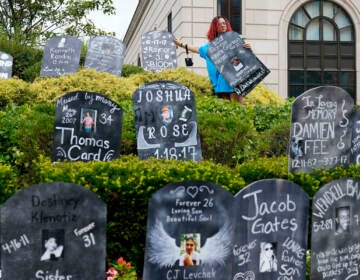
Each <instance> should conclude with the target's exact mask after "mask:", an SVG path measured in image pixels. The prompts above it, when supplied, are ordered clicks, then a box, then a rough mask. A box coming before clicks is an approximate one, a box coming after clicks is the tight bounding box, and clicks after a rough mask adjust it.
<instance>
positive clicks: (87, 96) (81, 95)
mask: <svg viewBox="0 0 360 280" xmlns="http://www.w3.org/2000/svg"><path fill="white" fill-rule="evenodd" d="M122 113H123V111H122V108H121V107H120V106H119V105H118V104H117V103H115V102H114V101H112V100H111V99H109V98H107V97H106V96H104V95H102V94H99V93H95V92H86V91H75V92H71V93H68V94H66V95H64V96H61V97H60V98H58V99H57V101H56V113H55V126H54V143H53V155H52V159H53V161H58V160H70V161H109V160H111V159H114V158H118V157H119V156H120V144H121V130H122V129H121V128H122Z"/></svg>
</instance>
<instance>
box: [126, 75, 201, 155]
mask: <svg viewBox="0 0 360 280" xmlns="http://www.w3.org/2000/svg"><path fill="white" fill-rule="evenodd" d="M133 105H134V114H135V126H136V137H137V150H138V155H139V157H140V158H141V159H147V158H149V157H156V158H166V159H178V160H194V161H201V160H202V155H201V146H200V137H199V133H198V122H197V115H196V108H195V100H194V94H193V93H192V92H191V91H190V90H189V89H188V88H187V87H185V86H182V85H180V84H178V83H175V82H171V81H157V82H153V83H147V84H145V85H144V86H142V87H140V88H139V89H138V90H136V91H135V92H134V94H133Z"/></svg>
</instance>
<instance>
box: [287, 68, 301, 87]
mask: <svg viewBox="0 0 360 280" xmlns="http://www.w3.org/2000/svg"><path fill="white" fill-rule="evenodd" d="M303 83H304V71H290V74H289V84H291V85H294V84H303Z"/></svg>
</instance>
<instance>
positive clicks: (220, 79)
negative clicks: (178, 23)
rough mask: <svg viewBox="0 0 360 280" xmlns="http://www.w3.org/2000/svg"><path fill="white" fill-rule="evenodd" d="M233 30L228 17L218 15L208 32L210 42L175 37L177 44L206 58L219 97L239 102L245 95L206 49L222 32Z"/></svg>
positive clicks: (248, 46)
mask: <svg viewBox="0 0 360 280" xmlns="http://www.w3.org/2000/svg"><path fill="white" fill-rule="evenodd" d="M228 31H232V27H231V25H230V22H229V20H228V19H226V18H225V17H223V16H216V17H214V18H213V19H212V21H211V23H210V26H209V30H208V32H207V39H208V41H209V42H208V43H206V44H205V45H203V46H200V47H198V46H192V45H189V44H187V43H182V42H180V40H179V39H177V38H175V39H174V42H175V45H176V46H178V47H181V48H184V49H186V48H187V49H188V50H189V51H191V52H193V53H198V54H200V57H202V58H203V59H205V60H206V68H207V71H208V75H209V79H210V82H211V84H212V85H213V89H214V93H215V95H217V96H218V97H219V98H224V99H228V100H230V101H237V102H239V103H242V102H243V97H242V96H240V95H238V94H237V93H236V92H235V90H234V88H232V87H231V86H230V85H229V83H228V82H227V81H226V80H225V78H224V76H223V75H221V74H220V72H219V71H218V70H217V69H216V67H215V65H214V64H213V62H212V61H211V59H210V58H209V57H208V56H207V55H206V51H207V49H208V47H209V43H210V42H211V41H213V40H214V39H215V38H217V37H219V36H220V35H221V34H222V33H225V32H228ZM243 47H244V48H248V49H250V48H251V47H250V44H248V43H245V44H244V45H243Z"/></svg>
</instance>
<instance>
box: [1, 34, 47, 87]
mask: <svg viewBox="0 0 360 280" xmlns="http://www.w3.org/2000/svg"><path fill="white" fill-rule="evenodd" d="M0 50H1V51H2V52H5V53H8V54H10V55H12V56H13V58H14V61H13V76H16V77H19V78H20V79H23V80H25V81H33V80H34V78H35V77H37V76H39V74H40V71H39V72H37V73H35V72H34V70H30V69H33V67H34V66H33V65H38V64H39V63H41V60H42V56H43V52H42V50H39V49H35V48H31V47H28V46H25V45H23V44H20V43H18V42H16V41H15V40H8V39H7V38H5V37H0ZM30 72H32V74H31V75H30ZM35 74H36V75H35Z"/></svg>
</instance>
